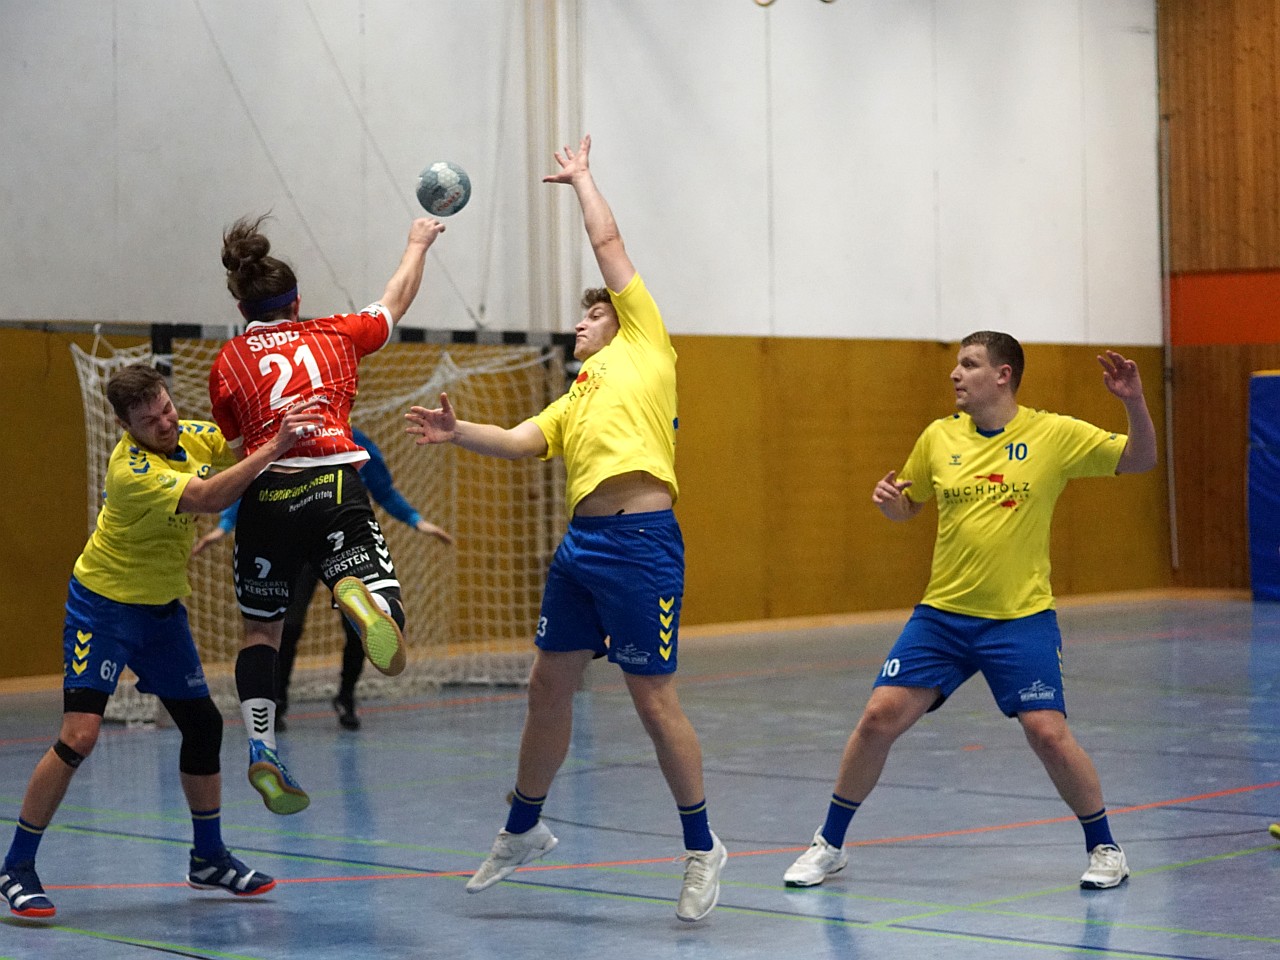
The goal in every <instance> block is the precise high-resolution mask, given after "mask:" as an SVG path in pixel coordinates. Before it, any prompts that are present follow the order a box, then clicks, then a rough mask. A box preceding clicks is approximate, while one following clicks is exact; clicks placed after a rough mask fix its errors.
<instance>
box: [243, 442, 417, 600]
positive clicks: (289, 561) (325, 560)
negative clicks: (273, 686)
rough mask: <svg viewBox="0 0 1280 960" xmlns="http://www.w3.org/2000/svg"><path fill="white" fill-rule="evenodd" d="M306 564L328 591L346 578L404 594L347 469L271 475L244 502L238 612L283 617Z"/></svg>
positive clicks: (356, 478) (364, 495)
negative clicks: (356, 579)
mask: <svg viewBox="0 0 1280 960" xmlns="http://www.w3.org/2000/svg"><path fill="white" fill-rule="evenodd" d="M307 565H309V566H311V567H312V568H313V569H314V570H315V572H316V573H317V574H318V575H319V578H320V579H321V580H323V581H324V584H325V586H326V587H328V588H330V589H333V585H334V584H335V583H337V582H338V581H339V580H341V579H342V578H343V577H359V578H360V579H361V580H363V581H364V582H365V584H366V585H368V587H369V589H370V590H376V591H380V592H388V591H393V592H394V595H396V596H399V590H400V582H399V581H398V580H397V579H396V570H395V564H393V563H392V562H391V553H390V551H389V550H388V549H387V541H386V540H385V539H384V538H383V536H382V528H381V527H379V526H378V520H377V518H376V517H374V515H373V507H372V506H371V505H370V503H369V493H368V491H367V490H365V486H364V484H363V483H362V482H361V481H360V474H359V472H358V471H357V470H356V468H355V467H353V466H351V465H350V464H343V465H340V466H325V467H308V468H307V469H305V470H301V471H299V472H298V473H278V472H272V471H270V470H268V471H267V472H266V473H264V474H262V475H261V476H259V477H258V478H257V479H256V480H254V481H253V483H251V484H249V489H248V490H246V491H245V492H244V496H243V497H241V498H240V516H239V518H238V519H237V521H236V548H235V559H234V561H233V567H234V572H235V583H236V600H237V602H238V603H239V604H240V612H241V613H243V614H244V615H245V616H246V617H247V618H248V619H250V620H262V621H268V622H269V621H272V620H279V619H281V618H282V617H283V616H284V613H285V610H286V609H287V608H288V606H289V599H290V595H291V592H292V590H293V588H294V586H295V584H296V582H297V580H298V574H299V573H300V572H301V570H302V568H303V567H304V566H307Z"/></svg>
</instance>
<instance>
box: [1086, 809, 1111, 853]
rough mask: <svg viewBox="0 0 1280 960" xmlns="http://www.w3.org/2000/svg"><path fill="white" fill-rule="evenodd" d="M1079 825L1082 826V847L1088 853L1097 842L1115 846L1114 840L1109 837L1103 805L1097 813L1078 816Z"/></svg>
mask: <svg viewBox="0 0 1280 960" xmlns="http://www.w3.org/2000/svg"><path fill="white" fill-rule="evenodd" d="M1077 819H1079V821H1080V826H1082V827H1084V849H1085V853H1088V852H1089V851H1090V850H1092V849H1093V848H1094V847H1096V846H1098V844H1101V843H1105V844H1109V845H1111V846H1113V847H1114V846H1115V845H1116V842H1115V840H1113V839H1112V838H1111V824H1109V823H1108V822H1107V808H1106V807H1103V808H1102V809H1101V810H1099V811H1098V812H1097V813H1091V814H1089V815H1088V816H1087V817H1078V818H1077Z"/></svg>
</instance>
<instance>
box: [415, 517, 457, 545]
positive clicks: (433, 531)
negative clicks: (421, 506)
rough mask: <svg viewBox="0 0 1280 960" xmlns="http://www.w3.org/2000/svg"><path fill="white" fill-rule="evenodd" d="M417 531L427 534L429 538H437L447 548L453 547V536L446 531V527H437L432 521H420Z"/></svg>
mask: <svg viewBox="0 0 1280 960" xmlns="http://www.w3.org/2000/svg"><path fill="white" fill-rule="evenodd" d="M415 529H417V531H418V532H419V533H425V534H426V535H427V536H429V537H435V538H436V539H437V540H439V541H440V542H441V543H443V544H444V545H445V546H446V547H452V546H453V534H451V533H450V532H449V531H448V530H446V529H444V527H437V526H436V525H435V524H434V523H432V522H431V521H430V520H422V519H419V520H418V523H417V525H416V527H415Z"/></svg>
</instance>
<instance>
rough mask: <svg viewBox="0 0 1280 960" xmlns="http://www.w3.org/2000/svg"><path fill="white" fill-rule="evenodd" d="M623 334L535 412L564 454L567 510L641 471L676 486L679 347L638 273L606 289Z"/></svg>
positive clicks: (553, 452)
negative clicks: (597, 490)
mask: <svg viewBox="0 0 1280 960" xmlns="http://www.w3.org/2000/svg"><path fill="white" fill-rule="evenodd" d="M609 298H610V299H611V300H612V301H613V308H614V310H615V311H617V314H618V333H617V335H616V336H615V337H614V338H613V340H612V341H611V342H610V343H609V345H608V346H606V347H604V348H603V349H601V350H600V351H598V352H597V353H595V354H594V355H593V356H591V357H589V358H587V360H586V361H584V362H583V364H582V370H581V371H579V373H578V376H577V379H576V380H574V383H573V386H572V387H570V388H569V392H568V393H566V394H565V395H564V396H563V397H561V398H560V399H559V400H556V401H555V402H554V403H552V404H550V405H549V406H547V408H546V409H544V410H543V411H542V412H541V413H539V414H538V415H537V416H535V417H531V418H530V419H532V420H533V422H534V423H536V424H537V425H538V429H540V430H541V431H542V435H543V436H544V437H546V440H547V452H546V455H545V456H544V458H543V459H548V458H550V457H554V456H557V455H562V456H563V457H564V465H565V472H566V473H567V475H568V476H567V480H566V484H565V487H566V489H565V500H566V503H567V506H568V511H569V515H570V516H572V515H573V511H574V509H575V508H576V507H577V505H578V503H579V502H580V501H581V500H582V498H583V497H585V496H586V495H587V494H589V493H590V492H591V491H592V490H594V489H595V488H596V487H597V486H599V484H600V483H601V482H602V481H604V480H607V479H609V478H610V477H616V476H618V475H619V474H623V473H630V472H631V471H633V470H643V471H645V472H646V473H650V474H652V475H653V476H655V477H657V478H658V479H659V480H661V481H663V482H664V483H666V485H667V488H668V489H669V490H670V491H671V499H672V501H673V502H674V501H675V499H676V496H677V492H678V491H677V487H676V425H677V423H676V351H675V348H674V347H672V346H671V338H670V337H669V336H668V335H667V328H666V327H665V326H664V325H663V323H662V315H661V314H660V313H659V312H658V305H657V304H656V303H654V301H653V297H652V296H650V295H649V291H648V289H647V288H646V287H645V285H644V281H643V280H641V279H640V274H638V273H637V274H636V275H635V276H634V277H632V278H631V282H630V283H628V284H627V286H626V288H625V289H623V290H622V291H621V292H620V293H615V292H614V291H612V290H610V291H609Z"/></svg>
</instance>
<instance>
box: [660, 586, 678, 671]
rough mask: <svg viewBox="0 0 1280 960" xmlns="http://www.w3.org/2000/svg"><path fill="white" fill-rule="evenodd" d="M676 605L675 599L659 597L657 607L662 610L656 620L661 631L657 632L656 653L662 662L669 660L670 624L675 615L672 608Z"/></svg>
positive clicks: (672, 597)
mask: <svg viewBox="0 0 1280 960" xmlns="http://www.w3.org/2000/svg"><path fill="white" fill-rule="evenodd" d="M675 605H676V598H675V597H674V596H671V597H659V598H658V606H659V607H661V608H662V613H660V614H658V620H659V621H660V622H661V623H662V629H661V630H659V631H658V640H659V641H660V644H659V646H658V653H660V654H661V655H662V659H663V660H670V659H671V634H672V633H673V631H672V629H671V624H672V622H674V620H675V618H676V615H675V613H674V612H673V611H672V608H673V607H674V606H675Z"/></svg>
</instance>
